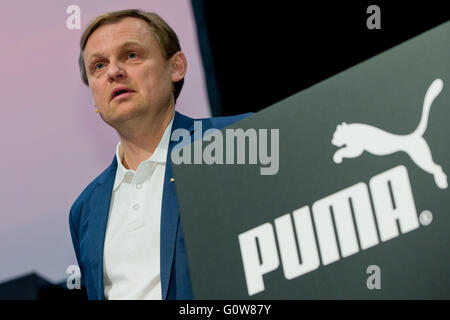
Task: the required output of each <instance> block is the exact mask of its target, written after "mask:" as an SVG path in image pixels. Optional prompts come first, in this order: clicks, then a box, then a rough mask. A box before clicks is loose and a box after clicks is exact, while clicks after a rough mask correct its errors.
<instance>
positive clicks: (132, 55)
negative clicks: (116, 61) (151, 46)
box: [128, 52, 137, 59]
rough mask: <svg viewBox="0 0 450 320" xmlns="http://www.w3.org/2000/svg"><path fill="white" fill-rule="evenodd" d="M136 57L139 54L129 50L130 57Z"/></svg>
mask: <svg viewBox="0 0 450 320" xmlns="http://www.w3.org/2000/svg"><path fill="white" fill-rule="evenodd" d="M136 57H137V55H136V53H135V52H128V58H130V59H134V58H136Z"/></svg>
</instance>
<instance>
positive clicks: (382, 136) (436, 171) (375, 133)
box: [331, 79, 448, 189]
mask: <svg viewBox="0 0 450 320" xmlns="http://www.w3.org/2000/svg"><path fill="white" fill-rule="evenodd" d="M442 87H443V82H442V80H441V79H436V80H434V81H433V82H432V83H431V85H430V87H429V88H428V90H427V92H426V94H425V99H424V101H423V108H422V118H421V119H420V122H419V125H418V127H417V129H416V130H415V131H414V132H412V133H410V134H407V135H397V134H392V133H389V132H386V131H384V130H381V129H379V128H376V127H373V126H369V125H367V124H363V123H351V124H347V123H345V122H343V123H342V124H339V125H338V126H337V128H336V131H335V132H334V134H333V139H332V140H331V143H332V144H333V145H335V146H337V147H342V148H340V149H338V150H337V151H336V152H335V153H334V155H333V161H334V162H335V163H342V160H343V158H356V157H359V156H360V155H361V154H362V153H363V152H364V151H366V152H369V153H371V154H373V155H376V156H385V155H388V154H392V153H394V152H398V151H403V152H406V153H407V154H408V155H409V157H410V158H411V160H412V161H414V163H415V164H416V165H417V166H418V167H419V168H421V169H422V170H424V171H425V172H428V173H430V174H432V175H433V176H434V181H435V182H436V185H437V186H438V187H439V188H441V189H446V188H447V187H448V184H447V175H446V174H445V173H444V171H442V168H441V166H439V165H437V164H436V163H434V161H433V157H432V155H431V151H430V148H429V146H428V144H427V142H426V141H425V139H424V138H423V134H424V133H425V130H426V128H427V124H428V115H429V113H430V108H431V104H432V103H433V101H434V99H435V98H436V97H437V96H438V95H439V93H440V92H441V90H442Z"/></svg>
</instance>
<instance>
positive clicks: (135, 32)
mask: <svg viewBox="0 0 450 320" xmlns="http://www.w3.org/2000/svg"><path fill="white" fill-rule="evenodd" d="M152 33H153V32H152V30H151V29H150V26H149V25H148V24H147V23H146V22H145V21H143V20H142V19H138V18H133V17H127V18H124V19H122V20H120V21H119V22H116V23H114V24H106V25H102V26H100V27H99V28H98V29H97V30H95V31H94V32H93V33H92V34H91V36H90V37H89V39H88V41H87V43H86V47H85V49H84V56H85V57H87V58H89V57H90V56H91V55H95V54H97V53H100V52H102V51H103V50H108V49H110V48H114V47H116V46H121V45H123V44H124V43H126V42H129V43H131V42H135V43H142V44H143V45H145V44H146V43H148V41H149V37H153V34H152Z"/></svg>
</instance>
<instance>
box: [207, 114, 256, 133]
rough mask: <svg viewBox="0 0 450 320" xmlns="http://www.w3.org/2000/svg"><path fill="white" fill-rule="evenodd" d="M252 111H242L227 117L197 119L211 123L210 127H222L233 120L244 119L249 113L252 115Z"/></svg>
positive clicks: (233, 121)
mask: <svg viewBox="0 0 450 320" xmlns="http://www.w3.org/2000/svg"><path fill="white" fill-rule="evenodd" d="M253 114H254V113H253V112H248V113H242V114H238V115H234V116H227V117H214V118H206V119H199V120H207V121H209V122H210V123H211V127H212V128H217V129H222V128H225V127H226V126H229V125H231V124H233V123H235V122H238V121H240V120H242V119H245V118H247V117H249V116H251V115H253Z"/></svg>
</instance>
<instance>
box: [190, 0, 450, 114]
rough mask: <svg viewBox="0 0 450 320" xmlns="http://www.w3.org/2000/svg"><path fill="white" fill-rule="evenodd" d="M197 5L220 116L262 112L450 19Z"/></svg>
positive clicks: (350, 9) (434, 6)
mask: <svg viewBox="0 0 450 320" xmlns="http://www.w3.org/2000/svg"><path fill="white" fill-rule="evenodd" d="M192 4H193V8H194V14H195V17H196V22H197V28H198V33H199V40H200V47H201V53H202V59H203V63H204V66H205V72H206V79H207V86H208V94H209V99H210V105H211V109H212V114H213V116H220V115H234V114H239V113H244V112H249V111H252V112H257V111H259V110H261V109H263V108H266V107H268V106H270V105H272V104H273V103H275V102H278V101H279V100H281V99H283V98H286V97H288V96H290V95H292V94H294V93H296V92H299V91H301V90H303V89H305V88H307V87H310V86H311V85H313V84H316V83H318V82H320V81H322V80H325V79H327V78H328V77H330V76H332V75H334V74H336V73H339V72H341V71H343V70H345V69H347V68H349V67H351V66H353V65H355V64H357V63H359V62H362V61H364V60H366V59H368V58H370V57H372V56H374V55H376V54H378V53H381V52H383V51H385V50H387V49H389V48H391V47H393V46H395V45H397V44H400V43H401V42H403V41H405V40H407V39H410V38H412V37H414V36H416V35H418V34H420V33H422V32H424V31H426V30H429V29H431V28H433V27H435V26H437V25H439V24H440V23H443V22H445V21H447V20H449V19H450V12H449V11H448V10H446V7H448V5H447V6H445V5H444V4H445V2H443V1H365V0H361V1H314V2H312V1H277V2H273V1H270V2H269V1H267V2H264V1H208V0H192ZM372 4H375V5H378V6H379V7H380V9H381V29H380V30H376V29H374V30H369V29H368V28H367V26H366V21H367V18H368V17H369V16H370V15H371V14H368V13H366V11H367V8H368V7H369V6H370V5H372Z"/></svg>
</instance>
